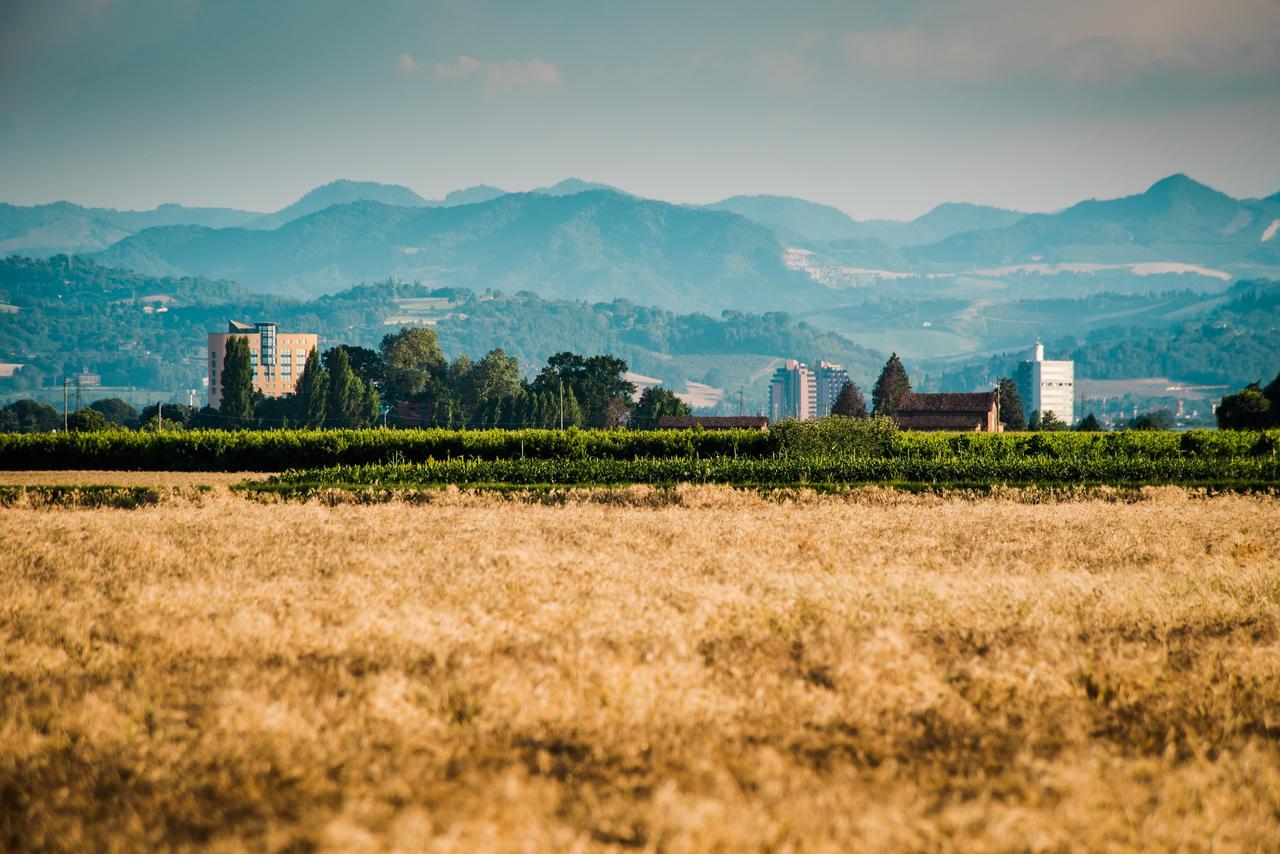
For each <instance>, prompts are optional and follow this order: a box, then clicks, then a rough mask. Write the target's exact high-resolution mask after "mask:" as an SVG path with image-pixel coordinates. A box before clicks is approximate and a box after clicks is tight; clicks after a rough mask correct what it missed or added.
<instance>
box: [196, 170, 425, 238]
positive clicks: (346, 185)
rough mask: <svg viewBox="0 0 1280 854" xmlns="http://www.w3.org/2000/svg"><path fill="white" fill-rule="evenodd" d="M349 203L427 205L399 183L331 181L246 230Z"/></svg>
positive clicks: (271, 225)
mask: <svg viewBox="0 0 1280 854" xmlns="http://www.w3.org/2000/svg"><path fill="white" fill-rule="evenodd" d="M351 202H381V203H382V204H384V205H396V206H398V207H407V208H417V207H425V206H427V205H429V204H430V202H428V201H427V200H426V199H424V198H422V196H419V195H418V194H417V193H415V192H414V191H413V190H410V189H409V188H408V187H402V186H400V185H399V184H379V183H377V182H376V181H345V180H344V181H332V182H330V183H328V184H325V185H324V186H323V187H316V188H315V189H314V190H312V191H311V192H309V193H307V194H306V195H305V196H303V197H302V198H300V199H298V200H297V201H296V202H294V203H293V204H291V205H289V206H288V207H286V208H281V209H280V210H278V211H276V212H275V213H272V214H267V215H266V216H263V217H261V218H259V219H257V220H254V221H253V222H252V223H250V224H249V227H250V228H264V229H266V228H278V227H279V226H281V225H284V224H285V223H286V222H291V221H293V220H295V219H297V218H299V217H303V216H306V215H307V214H312V213H315V212H316V211H322V210H324V209H325V208H327V207H331V206H333V205H345V204H349V203H351ZM192 224H193V225H194V223H192Z"/></svg>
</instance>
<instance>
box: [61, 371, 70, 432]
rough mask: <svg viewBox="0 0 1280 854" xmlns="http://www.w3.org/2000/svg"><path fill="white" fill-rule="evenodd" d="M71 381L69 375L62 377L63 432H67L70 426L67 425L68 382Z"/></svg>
mask: <svg viewBox="0 0 1280 854" xmlns="http://www.w3.org/2000/svg"><path fill="white" fill-rule="evenodd" d="M69 382H70V380H69V379H68V378H67V377H63V378H62V432H63V433H65V432H67V430H68V426H67V383H69Z"/></svg>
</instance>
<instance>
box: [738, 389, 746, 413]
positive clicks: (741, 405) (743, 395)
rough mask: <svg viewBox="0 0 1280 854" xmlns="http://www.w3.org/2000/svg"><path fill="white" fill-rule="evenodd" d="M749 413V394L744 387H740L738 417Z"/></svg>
mask: <svg viewBox="0 0 1280 854" xmlns="http://www.w3.org/2000/svg"><path fill="white" fill-rule="evenodd" d="M746 412H747V392H746V390H745V389H744V388H743V387H742V386H738V415H745V414H746Z"/></svg>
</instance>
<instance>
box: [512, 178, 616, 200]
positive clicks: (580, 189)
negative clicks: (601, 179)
mask: <svg viewBox="0 0 1280 854" xmlns="http://www.w3.org/2000/svg"><path fill="white" fill-rule="evenodd" d="M596 190H611V191H613V192H615V193H622V194H623V195H630V194H629V193H627V192H626V191H624V190H619V189H618V188H617V187H611V186H609V185H608V184H598V183H596V182H595V181H584V180H582V179H581V178H565V179H564V180H563V181H561V182H560V183H558V184H552V185H551V186H549V187H537V188H535V189H533V190H530V191H529V192H531V193H539V194H541V195H544V196H572V195H576V194H577V193H590V192H594V191H596Z"/></svg>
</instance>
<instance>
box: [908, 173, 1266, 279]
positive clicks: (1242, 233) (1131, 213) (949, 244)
mask: <svg viewBox="0 0 1280 854" xmlns="http://www.w3.org/2000/svg"><path fill="white" fill-rule="evenodd" d="M1276 217H1280V202H1277V201H1276V200H1274V197H1273V198H1270V199H1262V200H1243V201H1242V200H1239V199H1234V198H1232V197H1231V196H1228V195H1226V194H1225V193H1221V192H1219V191H1217V190H1215V189H1213V188H1212V187H1207V186H1205V185H1204V184H1201V183H1199V182H1197V181H1193V180H1192V179H1190V178H1188V177H1187V176H1186V175H1171V176H1170V177H1168V178H1165V179H1163V180H1160V181H1157V182H1156V183H1155V184H1152V185H1151V187H1150V188H1148V189H1147V190H1146V191H1145V192H1143V193H1138V194H1136V195H1132V196H1125V197H1123V198H1119V199H1108V200H1104V201H1098V200H1090V201H1085V202H1080V203H1079V204H1077V205H1074V206H1072V207H1070V208H1067V209H1066V210H1064V211H1062V212H1060V213H1056V214H1033V215H1030V216H1027V217H1024V218H1023V219H1021V220H1019V221H1018V222H1016V223H1014V224H1012V225H1009V226H1007V227H1005V228H995V229H989V230H985V231H969V232H965V233H962V234H956V235H954V236H952V237H949V238H947V239H945V240H942V241H939V242H938V243H935V244H932V245H928V246H919V247H914V248H912V249H911V250H909V251H908V253H907V254H908V257H909V258H910V259H912V260H914V261H917V262H944V263H962V264H973V263H979V264H1011V263H1028V262H1040V261H1048V262H1054V261H1057V262H1071V263H1108V262H1134V261H1180V262H1188V263H1200V264H1211V263H1226V262H1260V263H1267V264H1275V263H1280V243H1277V242H1275V241H1268V240H1264V239H1263V238H1264V237H1265V235H1266V233H1267V230H1268V229H1269V228H1270V226H1271V224H1272V223H1273V222H1274V221H1275V219H1276Z"/></svg>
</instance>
